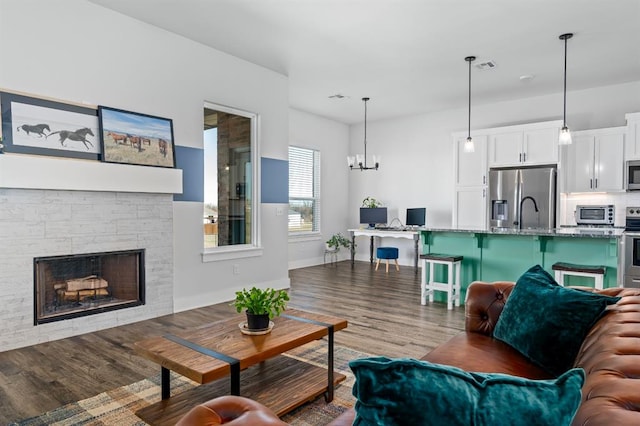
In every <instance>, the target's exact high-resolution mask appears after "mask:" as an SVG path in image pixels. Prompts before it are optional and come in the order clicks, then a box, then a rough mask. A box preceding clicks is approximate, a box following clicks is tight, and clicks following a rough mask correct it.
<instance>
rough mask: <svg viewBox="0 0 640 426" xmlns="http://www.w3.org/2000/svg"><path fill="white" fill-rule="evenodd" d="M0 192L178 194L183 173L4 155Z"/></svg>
mask: <svg viewBox="0 0 640 426" xmlns="http://www.w3.org/2000/svg"><path fill="white" fill-rule="evenodd" d="M0 188H19V189H51V190H72V191H113V192H146V193H164V194H179V193H182V170H180V169H169V168H162V167H145V166H135V165H127V164H116V163H102V162H99V161H87V160H75V159H68V158H55V157H46V156H36V155H20V154H1V155H0Z"/></svg>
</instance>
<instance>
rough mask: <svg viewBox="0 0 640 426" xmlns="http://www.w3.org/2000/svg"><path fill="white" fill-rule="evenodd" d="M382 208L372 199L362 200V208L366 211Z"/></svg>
mask: <svg viewBox="0 0 640 426" xmlns="http://www.w3.org/2000/svg"><path fill="white" fill-rule="evenodd" d="M380 206H382V203H381V202H380V201H378V200H376V199H375V198H373V197H367V198H365V199H364V200H362V207H366V208H368V209H375V208H376V207H380Z"/></svg>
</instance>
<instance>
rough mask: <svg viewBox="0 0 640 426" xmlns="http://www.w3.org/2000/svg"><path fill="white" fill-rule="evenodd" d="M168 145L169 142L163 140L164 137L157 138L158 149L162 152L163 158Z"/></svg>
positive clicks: (165, 155)
mask: <svg viewBox="0 0 640 426" xmlns="http://www.w3.org/2000/svg"><path fill="white" fill-rule="evenodd" d="M168 147H169V142H167V141H165V140H164V139H158V149H159V150H160V154H162V156H163V157H164V158H167V148H168Z"/></svg>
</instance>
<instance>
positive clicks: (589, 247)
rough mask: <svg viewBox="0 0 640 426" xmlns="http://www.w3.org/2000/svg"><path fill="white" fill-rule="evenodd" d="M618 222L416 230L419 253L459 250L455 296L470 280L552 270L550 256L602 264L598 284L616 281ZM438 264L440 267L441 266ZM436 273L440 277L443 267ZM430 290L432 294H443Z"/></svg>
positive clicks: (576, 280)
mask: <svg viewBox="0 0 640 426" xmlns="http://www.w3.org/2000/svg"><path fill="white" fill-rule="evenodd" d="M623 231H624V230H623V229H620V228H578V227H563V228H555V229H523V230H515V229H504V228H502V229H492V230H477V229H476V230H474V229H451V228H427V229H424V230H422V231H421V232H420V241H421V250H422V253H423V254H428V253H442V254H451V255H460V256H464V260H463V261H462V269H461V275H460V278H461V286H462V292H461V301H464V297H465V295H466V288H467V287H468V286H469V284H470V283H471V282H473V281H487V282H491V281H516V280H517V279H518V278H519V277H520V275H522V273H523V272H525V271H526V270H527V269H529V268H530V267H531V266H534V265H540V266H542V267H543V268H544V269H545V270H546V271H547V272H549V273H550V274H551V275H553V270H552V269H551V266H552V265H553V264H554V263H556V262H566V263H575V264H582V265H602V266H605V267H606V268H607V270H606V274H605V277H604V287H605V288H607V287H617V286H618V283H619V282H622V281H621V280H620V278H619V277H618V246H619V242H620V239H621V237H622V235H623ZM442 269H444V268H442ZM437 274H440V275H439V276H437V277H436V278H437V279H438V280H444V274H445V271H444V270H441V271H438V272H437ZM566 285H584V286H590V287H593V280H590V279H588V278H583V277H569V278H568V279H567V283H566ZM443 296H444V294H443V293H440V292H436V300H444V297H443Z"/></svg>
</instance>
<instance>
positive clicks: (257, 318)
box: [231, 287, 289, 331]
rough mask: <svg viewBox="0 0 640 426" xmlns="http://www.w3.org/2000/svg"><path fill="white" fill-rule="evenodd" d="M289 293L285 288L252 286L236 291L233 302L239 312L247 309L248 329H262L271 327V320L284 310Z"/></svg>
mask: <svg viewBox="0 0 640 426" xmlns="http://www.w3.org/2000/svg"><path fill="white" fill-rule="evenodd" d="M288 301H289V295H288V294H287V292H286V291H284V290H274V289H272V288H267V289H265V290H262V289H259V288H256V287H252V288H251V289H250V290H247V289H246V288H245V289H242V290H241V291H237V292H236V299H235V300H234V301H233V302H232V303H231V305H232V306H234V307H235V308H236V311H237V312H238V313H240V312H242V310H243V309H245V310H246V314H247V329H248V330H249V331H262V330H267V329H268V328H269V320H270V319H272V318H273V317H275V316H278V315H280V314H281V313H282V311H284V309H285V307H286V304H287V302H288Z"/></svg>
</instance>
